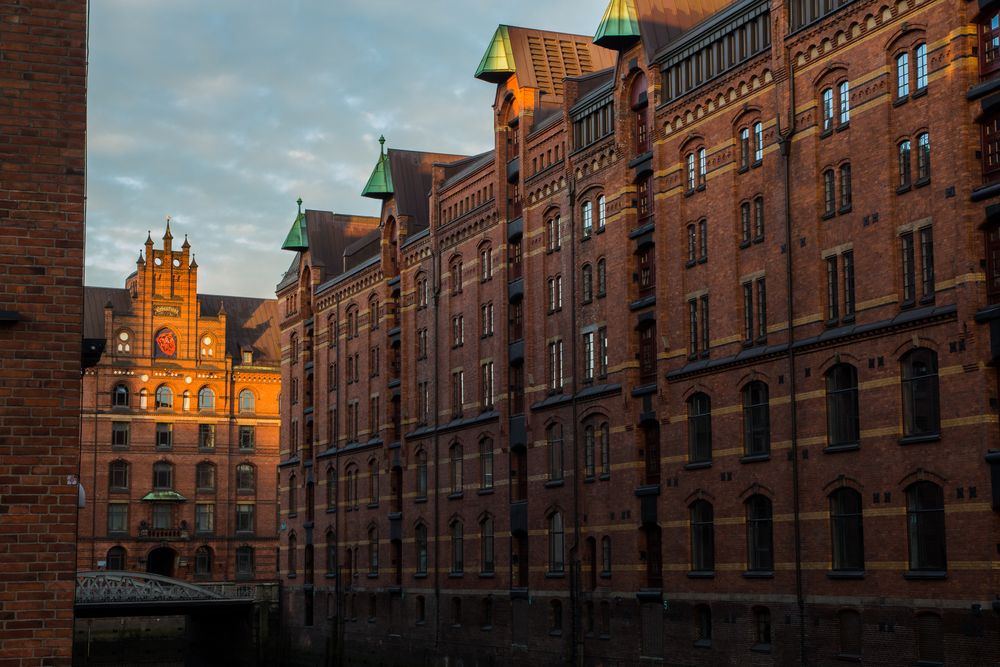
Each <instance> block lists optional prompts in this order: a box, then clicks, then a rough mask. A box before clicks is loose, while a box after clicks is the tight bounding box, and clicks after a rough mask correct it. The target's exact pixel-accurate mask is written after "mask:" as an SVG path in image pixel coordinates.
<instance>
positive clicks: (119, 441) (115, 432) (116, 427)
mask: <svg viewBox="0 0 1000 667" xmlns="http://www.w3.org/2000/svg"><path fill="white" fill-rule="evenodd" d="M128 436H129V423H128V422H111V447H112V448H114V449H128V440H129V437H128Z"/></svg>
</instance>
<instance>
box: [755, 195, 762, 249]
mask: <svg viewBox="0 0 1000 667" xmlns="http://www.w3.org/2000/svg"><path fill="white" fill-rule="evenodd" d="M753 240H754V242H755V243H759V242H761V241H763V240H764V198H763V197H756V198H754V200H753Z"/></svg>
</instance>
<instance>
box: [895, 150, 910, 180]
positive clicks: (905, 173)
mask: <svg viewBox="0 0 1000 667" xmlns="http://www.w3.org/2000/svg"><path fill="white" fill-rule="evenodd" d="M897 151H898V153H899V183H898V185H899V187H900V188H907V187H909V186H910V140H909V139H904V140H903V141H900V142H899V146H898V147H897Z"/></svg>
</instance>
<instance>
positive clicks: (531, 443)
mask: <svg viewBox="0 0 1000 667" xmlns="http://www.w3.org/2000/svg"><path fill="white" fill-rule="evenodd" d="M621 6H627V7H632V8H633V9H634V8H637V9H638V12H637V13H638V20H637V26H638V28H639V29H640V31H641V36H640V35H638V34H637V35H636V36H635V38H633V39H631V40H629V39H619V40H618V41H617V42H615V43H614V46H616V47H617V48H618V49H619V53H617V54H615V53H613V52H610V51H607V50H604V49H601V48H599V47H597V46H594V45H592V44H590V39H589V38H579V37H576V36H570V35H559V34H555V33H545V32H542V31H530V30H524V29H520V28H513V27H506V26H502V27H501V28H500V29H499V30H498V32H497V37H496V38H495V40H494V42H493V47H492V49H494V50H495V49H498V48H501V47H498V46H497V45H506V46H504V47H503V48H504V49H505V52H504V54H503V55H505V56H508V58H507V59H503V58H493V59H492V60H491V59H490V57H489V56H490V54H488V56H487V57H486V58H484V64H486V63H497V62H502V63H505V65H503V66H501V67H497V68H496V69H493V70H490V69H489V67H486V69H485V70H484V68H483V66H481V74H483V75H482V77H481V78H485V79H488V80H490V81H493V82H496V83H497V95H496V101H495V104H494V119H495V129H496V142H495V146H496V148H495V150H494V151H491V152H490V153H487V154H484V155H481V156H474V157H471V158H465V159H461V160H459V159H453V160H451V161H446V160H438V161H437V163H436V164H434V165H433V166H432V167H431V168H430V170H429V172H427V171H426V170H423V171H422V170H420V169H418V168H416V167H413V166H412V165H411V166H409V167H408V166H407V165H406V164H403V163H398V161H397V162H392V160H391V159H390V171H391V172H392V181H391V183H392V185H391V187H385V188H382V190H380V191H376V192H375V195H376V196H379V197H380V198H382V199H383V205H382V215H381V219H380V221H379V230H380V231H379V232H378V233H377V234H376V233H373V234H372V235H371V237H370V238H367V237H366V240H365V242H364V243H360V242H359V244H357V245H356V246H354V247H353V248H351V249H348V251H347V252H345V253H344V257H345V258H347V257H352V258H355V260H352V261H355V263H354V264H353V265H352V266H350V267H349V268H347V270H338V271H337V272H334V273H332V274H328V275H326V276H325V277H324V279H322V280H317V279H316V278H315V275H314V274H313V273H311V271H313V265H312V264H311V258H310V256H309V254H308V253H300V254H299V256H298V261H297V263H296V262H293V266H292V269H291V270H290V272H289V274H288V276H287V277H286V280H285V281H283V282H282V284H281V285H279V288H278V296H279V299H282V300H284V301H285V302H286V303H294V304H295V306H296V308H299V309H306V310H307V312H308V315H301V316H299V315H296V314H295V310H294V309H292V310H287V311H286V314H287V315H288V317H287V318H286V320H285V321H284V322H283V324H282V341H283V342H282V345H283V350H284V353H283V363H282V373H283V377H284V379H285V382H286V383H287V382H289V381H295V380H298V381H300V382H302V383H303V386H306V387H309V389H305V390H304V392H305V394H304V395H308V396H310V402H309V403H308V404H302V405H296V404H294V403H289V404H286V405H283V413H282V416H283V418H284V424H283V429H285V430H284V431H283V437H282V465H281V472H280V482H279V486H280V492H279V495H280V497H281V503H282V516H283V517H285V516H288V518H287V526H288V530H287V531H283V532H282V535H281V556H280V558H281V563H280V565H281V575H282V578H283V579H284V581H285V583H286V585H285V598H284V599H285V601H286V609H287V610H288V614H287V616H286V618H287V619H288V624H289V639H290V641H291V643H292V644H293V648H294V650H295V651H298V652H299V654H301V655H311V656H312V657H313V659H315V657H317V656H323V655H327V656H333V655H336V654H337V653H338V652H340V651H346V652H347V653H349V654H350V655H351V659H352V661H357V662H361V661H363V660H365V659H371V660H373V661H375V662H378V661H380V660H381V661H389V662H393V663H398V664H425V663H430V662H433V661H438V662H439V663H441V664H444V662H443V660H444V658H445V657H446V656H447V657H450V658H452V659H456V660H457V659H461V660H463V661H464V662H465V664H559V663H562V662H563V661H566V660H570V659H572V660H573V661H577V662H582V663H583V664H592V665H601V664H604V665H610V664H616V665H618V664H620V665H625V664H637V663H638V662H639V661H640V660H642V659H652V660H655V661H661V660H662V661H664V662H666V663H668V664H736V663H738V662H750V663H752V664H759V665H799V664H814V665H833V664H841V663H842V662H843V661H845V660H855V659H860V660H863V661H864V662H865V663H872V664H884V665H913V664H916V663H917V662H918V660H919V661H921V663H920V664H942V663H943V664H955V665H988V664H995V663H997V662H998V661H1000V644H998V642H1000V629H998V612H997V607H996V606H995V603H994V602H993V599H994V597H995V596H996V594H997V589H998V583H1000V582H998V580H997V577H996V574H995V563H996V558H997V555H996V543H997V539H996V536H997V534H998V529H1000V519H998V516H997V514H996V511H995V508H996V507H998V506H1000V500H998V496H997V494H998V493H1000V488H995V486H994V482H993V479H997V482H996V483H997V484H1000V471H998V470H997V469H996V468H995V466H996V465H997V463H994V462H992V459H994V458H997V457H996V456H995V455H991V452H992V451H993V450H995V449H996V448H997V447H998V437H997V436H998V434H997V422H998V420H997V414H996V410H997V407H996V406H997V395H996V392H997V378H996V371H995V369H994V359H995V356H996V353H995V352H994V349H995V345H994V344H993V340H994V338H993V337H994V336H995V335H997V334H1000V330H998V331H997V332H994V331H993V327H994V325H993V324H990V323H991V322H995V321H996V320H994V319H991V318H993V310H991V308H990V307H989V305H990V303H991V301H992V300H993V299H994V298H993V297H991V296H989V295H988V289H987V288H988V287H989V286H990V285H993V284H994V276H995V275H1000V274H997V273H996V271H995V270H994V269H995V268H996V267H998V266H1000V260H998V259H997V258H998V257H1000V253H997V252H995V251H994V250H993V249H992V246H987V245H986V244H987V242H988V241H990V240H991V239H992V240H993V242H994V245H996V243H995V241H996V239H995V238H994V237H995V236H996V235H997V232H996V231H995V230H996V225H997V222H996V219H995V218H996V216H997V215H998V214H997V212H996V206H995V202H996V197H997V196H998V195H1000V189H998V188H997V187H996V186H995V185H994V184H992V183H991V182H990V181H989V171H988V169H987V170H986V172H985V173H986V174H987V179H986V181H985V185H983V184H984V178H983V174H984V167H983V165H982V164H981V161H980V156H983V161H986V162H987V163H988V162H989V160H990V159H992V157H991V156H993V155H994V149H995V145H992V144H990V143H989V141H988V139H989V136H990V135H989V134H988V131H989V128H987V133H986V134H985V135H983V134H982V129H981V124H986V122H987V121H986V120H984V118H987V117H989V114H991V113H993V114H995V113H996V111H995V109H994V107H993V106H992V105H993V104H994V103H993V102H991V101H990V99H991V98H989V97H988V94H989V92H990V91H992V90H994V89H995V85H994V82H993V80H992V79H991V78H990V76H992V75H988V76H985V77H983V76H982V75H981V72H985V71H986V66H985V65H982V64H981V62H980V61H981V60H983V61H985V60H987V59H988V58H990V57H992V56H993V55H995V50H993V51H991V50H990V49H988V48H986V47H984V46H983V44H981V43H980V41H979V39H978V37H977V26H976V24H975V23H974V21H976V20H987V19H988V18H989V16H991V15H992V14H991V12H990V11H989V10H988V9H987V10H984V14H983V16H984V17H985V19H983V18H981V17H978V16H977V15H976V12H977V11H979V8H978V7H973V6H971V5H968V4H967V3H964V2H957V1H956V2H949V1H942V2H929V1H928V2H909V3H907V2H902V3H897V4H895V5H893V6H891V7H890V6H882V5H879V4H877V3H871V2H863V1H860V0H859V1H857V2H851V3H847V4H845V5H843V6H840V7H838V8H835V9H834V8H831V10H830V11H829V12H828V15H826V16H822V17H816V16H810V15H809V12H810V11H811V10H810V7H811V5H809V4H803V3H792V4H791V5H788V4H782V3H770V4H768V3H766V2H758V1H748V2H740V3H733V4H732V5H727V6H726V8H725V10H724V11H723V9H722V7H721V6H715V5H713V4H712V3H710V2H705V3H701V4H700V5H699V6H698V7H699V8H698V11H692V12H691V13H690V14H689V15H683V16H682V15H681V14H682V13H680V12H674V10H673V9H672V5H668V4H667V3H659V2H653V1H651V0H637V1H636V2H634V3H633V2H614V3H612V8H614V7H621ZM699 12H700V13H699ZM993 13H995V12H993ZM685 21H687V23H685ZM987 24H988V20H987ZM664 26H667V27H664ZM668 28H669V29H668ZM986 44H987V46H988V44H989V42H986ZM556 45H558V46H556ZM550 47H551V49H552V50H550ZM491 53H492V54H494V55H495V53H494V51H491ZM524 54H530V57H526V56H525V55H524ZM609 54H610V55H609ZM609 65H610V68H609ZM981 67H982V69H981ZM505 68H506V69H505ZM574 68H575V71H574ZM553 72H565V73H566V74H567V75H568V76H567V78H564V79H560V80H559V85H555V82H554V81H553V79H552V77H553V76H554V75H553V74H552V73H553ZM541 90H544V91H545V94H544V95H542V94H540V91H541ZM984 114H986V116H984ZM981 136H986V137H987V141H986V143H984V144H981ZM928 139H929V141H928ZM907 142H908V143H907ZM930 146H932V147H933V148H932V149H931V148H929V147H930ZM397 153H398V152H397ZM393 155H394V152H393V151H390V152H389V157H390V158H392V157H393ZM381 164H382V162H381V158H380V165H381ZM987 166H989V164H987ZM415 174H419V175H420V178H417V177H415ZM374 178H375V176H374V175H373V179H374ZM421 179H423V180H421ZM371 183H372V182H371V181H370V182H369V188H366V194H369V193H371V190H370V186H371ZM426 183H429V187H426V185H425V184H426ZM421 188H423V189H421ZM428 190H429V192H430V195H429V198H428V204H427V207H428V208H427V218H426V220H421V219H419V216H418V218H417V219H406V220H404V219H402V217H401V214H400V208H401V207H403V208H407V207H409V206H410V204H409V202H410V201H411V200H412V198H413V197H414V196H415V195H414V193H415V192H419V193H421V194H422V193H423V192H426V191H428ZM744 205H745V207H744ZM984 230H985V231H984ZM317 233H319V232H317ZM988 247H989V248H990V252H989V253H988V252H986V251H987V248H988ZM991 253H992V254H991ZM359 256H363V257H366V258H367V259H357V258H358V257H359ZM487 265H488V268H487ZM326 266H329V263H327V264H326ZM345 266H346V265H345ZM302 275H306V276H307V277H308V280H303V279H302V278H301V277H300V276H302ZM990 294H993V293H992V292H990ZM491 306H492V307H491ZM484 308H485V309H486V310H484ZM484 318H485V319H484ZM307 359H308V362H307V361H306V360H307ZM376 360H377V363H378V364H379V366H378V370H377V371H376V370H375V366H374V364H375V363H376ZM310 364H312V365H310ZM490 377H492V379H493V381H492V385H490V383H489V378H490ZM376 409H377V410H378V412H377V414H374V413H373V410H376ZM425 461H426V463H425ZM373 475H374V476H376V478H377V482H372V481H371V479H372V476H373ZM991 475H992V476H994V477H991ZM306 485H310V486H311V488H312V489H313V490H309V488H307V486H306ZM331 485H332V488H330V487H331ZM328 488H330V492H329V495H328ZM293 497H294V499H295V503H296V505H295V509H296V510H300V508H302V505H301V503H302V499H303V498H305V499H306V502H307V505H306V507H305V508H304V509H301V511H297V512H295V513H294V515H292V516H289V515H288V511H287V510H288V504H289V502H290V501H291V500H292V498H293ZM309 499H312V500H313V502H312V503H311V504H309ZM302 513H306V514H307V516H306V517H304V518H303V517H302V516H300V515H301V514H302ZM424 535H426V548H424V546H423V545H424ZM293 538H294V539H293ZM490 544H492V554H491V556H487V553H488V552H490V549H489V545H490ZM300 578H301V580H302V581H303V582H304V583H300ZM293 653H294V651H290V655H291V654H293ZM859 656H860V657H859Z"/></svg>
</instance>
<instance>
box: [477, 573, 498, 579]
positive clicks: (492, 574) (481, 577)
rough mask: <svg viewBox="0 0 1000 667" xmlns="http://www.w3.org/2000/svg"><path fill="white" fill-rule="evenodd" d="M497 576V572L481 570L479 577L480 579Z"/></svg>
mask: <svg viewBox="0 0 1000 667" xmlns="http://www.w3.org/2000/svg"><path fill="white" fill-rule="evenodd" d="M496 576H497V573H496V572H480V573H479V578H480V579H494V578H496Z"/></svg>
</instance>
